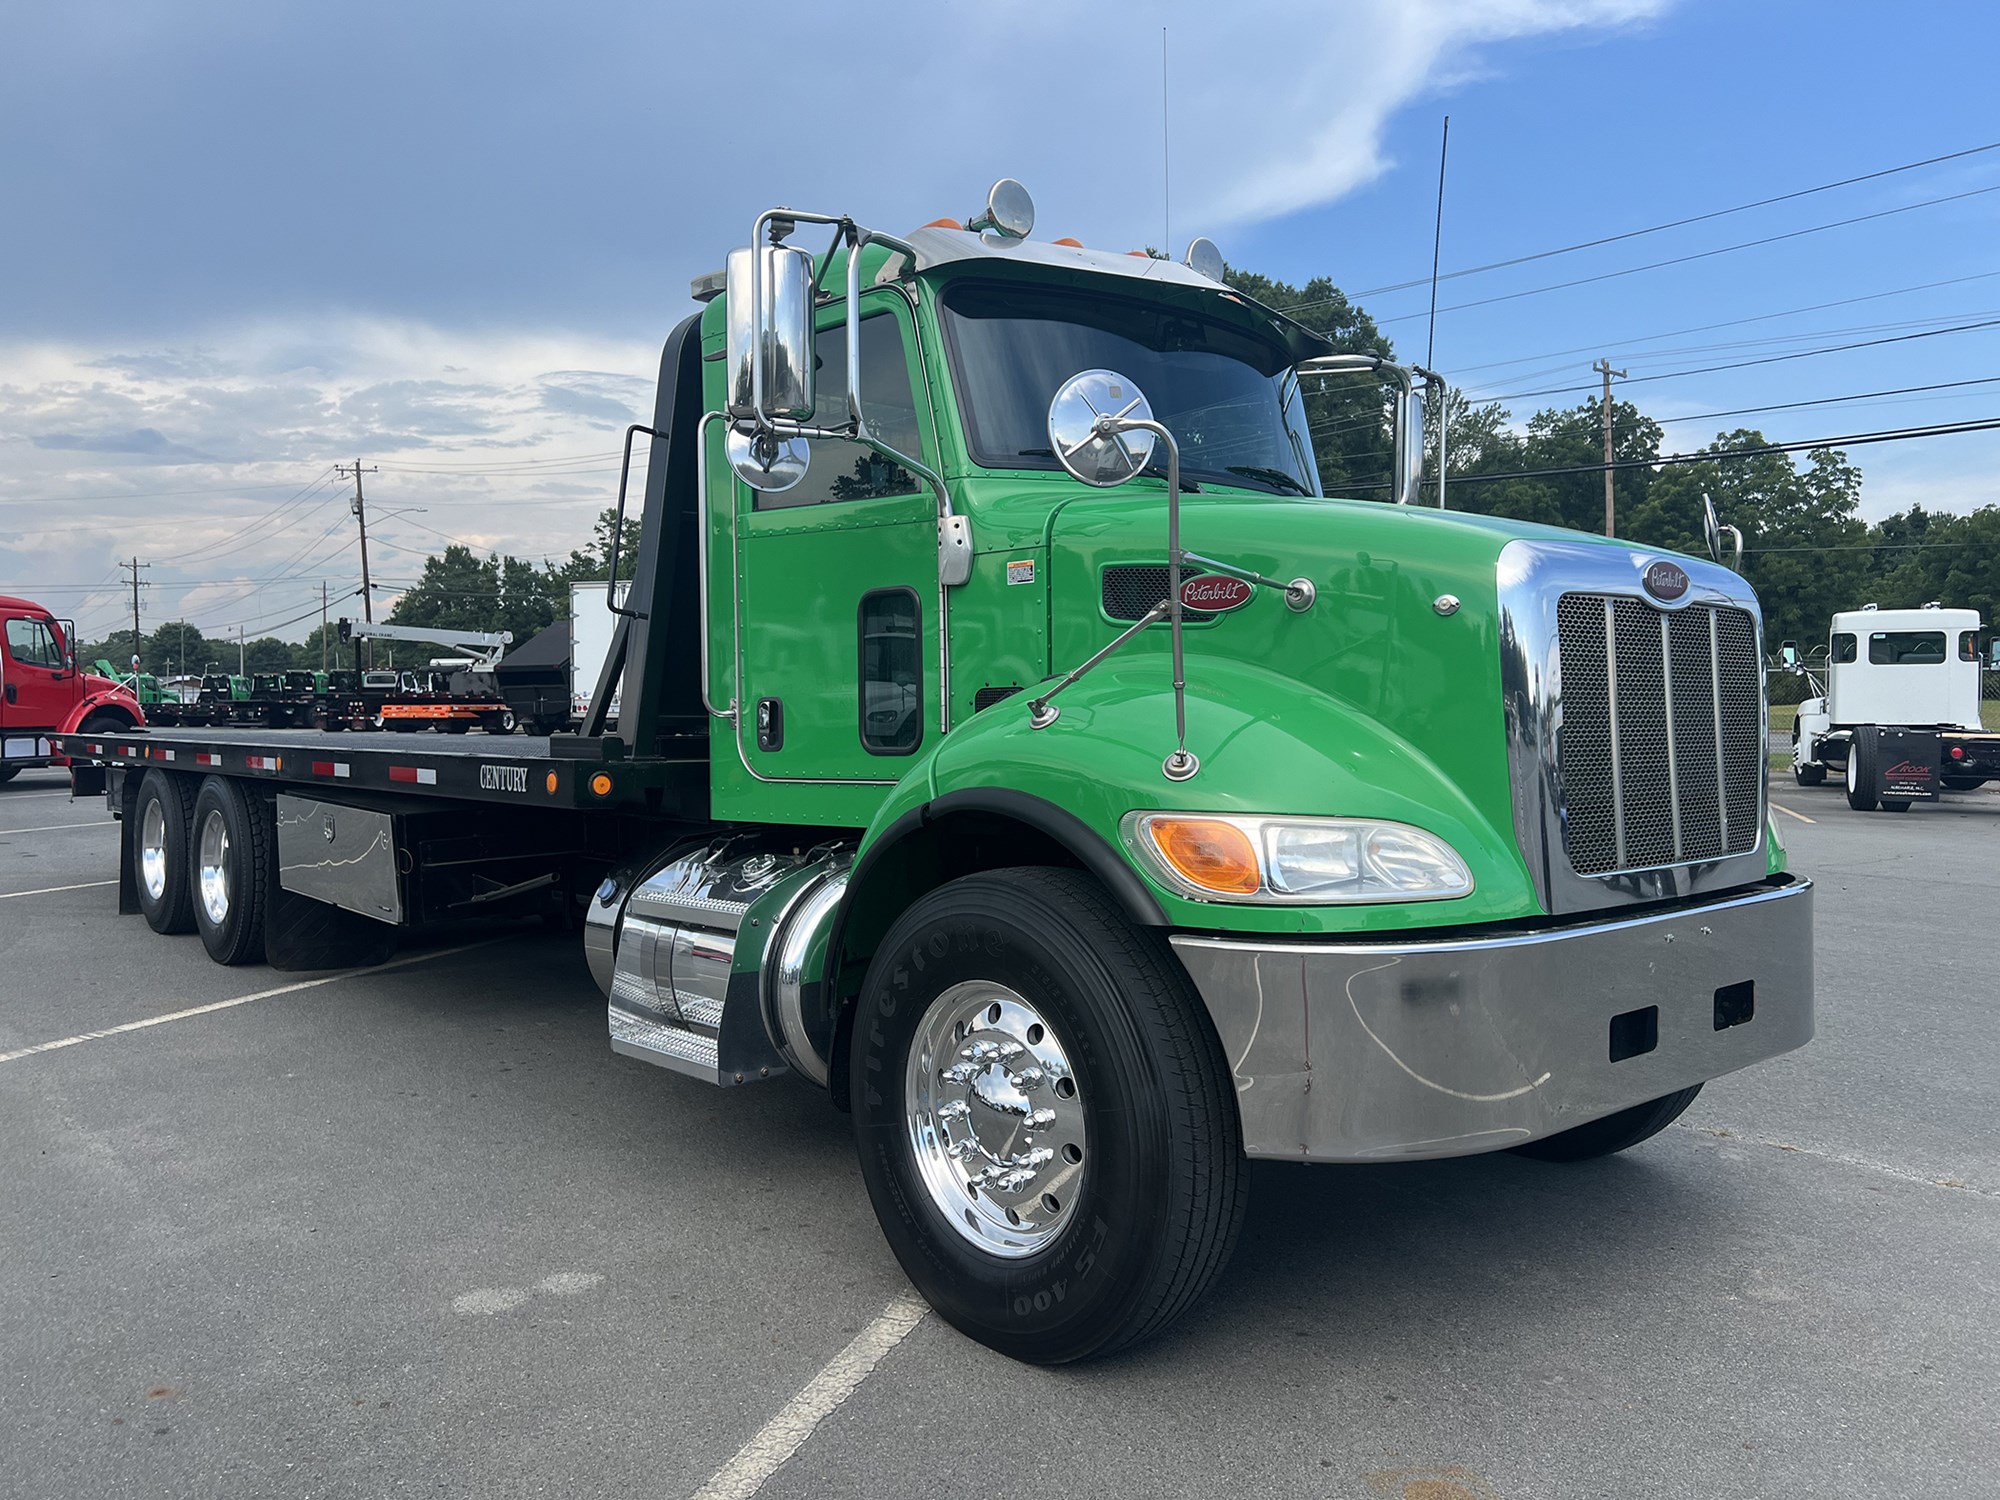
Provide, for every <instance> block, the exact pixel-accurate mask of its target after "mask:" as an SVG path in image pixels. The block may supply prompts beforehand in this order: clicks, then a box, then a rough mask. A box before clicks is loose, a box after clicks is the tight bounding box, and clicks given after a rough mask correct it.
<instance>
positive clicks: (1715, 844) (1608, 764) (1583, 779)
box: [1556, 594, 1764, 875]
mask: <svg viewBox="0 0 2000 1500" xmlns="http://www.w3.org/2000/svg"><path fill="white" fill-rule="evenodd" d="M1556 626H1557V632H1558V635H1559V637H1560V646H1561V652H1562V658H1561V660H1562V728H1561V730H1560V732H1559V734H1558V736H1557V745H1558V758H1559V762H1560V771H1561V777H1562V788H1563V794H1562V802H1563V809H1562V816H1563V842H1564V846H1565V848H1566V851H1567V853H1568V855H1569V862H1570V867H1571V868H1572V869H1574V870H1575V871H1576V872H1577V873H1578V874H1579V875H1609V874H1615V873H1618V872H1621V871H1625V870H1643V869H1650V868H1653V867H1656V866H1660V865H1679V864H1692V863H1697V862H1701V861H1705V860H1714V859H1720V858H1722V857H1724V856H1725V855H1730V854H1743V853H1747V852H1748V851H1749V850H1751V849H1753V848H1755V847H1756V844H1757V839H1758V835H1759V833H1760V832H1761V829H1760V828H1759V826H1758V824H1759V814H1760V808H1761V805H1762V803H1761V796H1760V793H1761V788H1762V783H1763V776H1764V753H1763V738H1764V726H1763V722H1762V715H1761V713H1760V712H1759V705H1760V703H1761V695H1760V692H1759V677H1758V663H1757V627H1756V624H1755V622H1754V621H1753V620H1752V619H1751V617H1750V615H1749V614H1748V613H1747V612H1745V611H1743V610H1740V609H1730V608H1724V607H1713V606H1696V607H1691V608H1687V609H1681V610H1660V609H1655V608H1653V607H1652V606H1651V605H1650V604H1647V603H1646V602H1644V601H1643V600H1639V599H1633V598H1625V597H1618V596H1614V595H1607V594H1565V595H1563V596H1562V599H1561V601H1560V603H1559V604H1558V605H1557V610H1556Z"/></svg>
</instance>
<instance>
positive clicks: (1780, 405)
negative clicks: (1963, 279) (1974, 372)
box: [1653, 375, 2000, 426]
mask: <svg viewBox="0 0 2000 1500" xmlns="http://www.w3.org/2000/svg"><path fill="white" fill-rule="evenodd" d="M1996 382H2000V375H1981V376H1979V377H1977V378H1976V379H1972V380H1941V381H1939V382H1937V383H1936V384H1935V385H1899V386H1896V387H1893V388H1892V389H1890V390H1886V391H1857V392H1855V393H1854V394H1853V395H1851V396H1821V397H1819V398H1818V399H1817V400H1813V401H1780V402H1777V403H1776V404H1774V405H1771V406H1736V407H1731V408H1730V409H1729V410H1727V411H1704V412H1697V413H1696V414H1695V415H1693V416H1690V417H1655V418H1653V420H1654V421H1655V422H1658V423H1660V424H1661V425H1662V426H1665V425H1666V424H1668V423H1671V422H1712V421H1714V420H1715V419H1716V418H1718V417H1748V416H1755V415H1758V414H1759V413H1762V412H1767V411H1796V410H1798V409H1799V408H1800V407H1805V406H1846V405H1848V404H1849V403H1851V402H1856V401H1873V400H1875V399H1876V398H1878V397H1882V396H1915V395H1920V394H1923V393H1925V392H1928V391H1950V390H1957V389H1958V388H1959V387H1961V386H1968V385H1993V384H1995V383H1996Z"/></svg>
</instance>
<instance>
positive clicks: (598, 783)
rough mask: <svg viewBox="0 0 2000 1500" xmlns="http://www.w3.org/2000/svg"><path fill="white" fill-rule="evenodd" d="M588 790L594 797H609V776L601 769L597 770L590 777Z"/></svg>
mask: <svg viewBox="0 0 2000 1500" xmlns="http://www.w3.org/2000/svg"><path fill="white" fill-rule="evenodd" d="M590 791H591V795H592V796H594V797H609V796H610V795H611V778H610V777H609V776H606V775H605V774H604V773H603V772H602V771H599V772H598V773H597V774H596V775H595V776H593V777H591V778H590Z"/></svg>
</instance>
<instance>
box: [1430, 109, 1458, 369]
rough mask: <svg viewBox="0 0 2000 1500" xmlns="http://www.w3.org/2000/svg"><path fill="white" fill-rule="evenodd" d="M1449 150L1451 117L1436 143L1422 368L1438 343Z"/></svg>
mask: <svg viewBox="0 0 2000 1500" xmlns="http://www.w3.org/2000/svg"><path fill="white" fill-rule="evenodd" d="M1450 150H1451V116H1450V115H1446V116H1445V117H1444V139H1443V140H1441V141H1440V142H1439V143H1438V206H1437V223H1436V225H1435V226H1434V227H1433V228H1432V230H1431V329H1430V337H1429V339H1428V340H1427V341H1426V342H1425V344H1424V368H1425V369H1427V370H1428V369H1431V368H1433V364H1432V361H1433V360H1435V359H1436V357H1437V341H1438V251H1439V250H1440V249H1441V248H1442V247H1443V245H1444V161H1445V155H1446V153H1448V152H1449V151H1450Z"/></svg>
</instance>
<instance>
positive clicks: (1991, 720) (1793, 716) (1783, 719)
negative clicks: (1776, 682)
mask: <svg viewBox="0 0 2000 1500" xmlns="http://www.w3.org/2000/svg"><path fill="white" fill-rule="evenodd" d="M1798 721H1799V710H1798V707H1797V705H1796V704H1791V703H1773V704H1772V705H1771V733H1773V734H1782V735H1785V736H1787V737H1789V736H1790V735H1791V732H1792V726H1793V725H1794V724H1796V723H1797V722H1798ZM1979 722H1980V723H1981V724H1983V725H1985V726H1986V728H1988V729H1990V730H2000V702H1991V703H1981V704H1980V705H1979Z"/></svg>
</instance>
